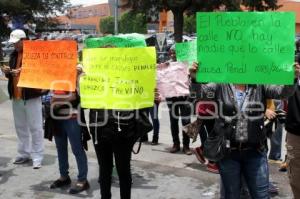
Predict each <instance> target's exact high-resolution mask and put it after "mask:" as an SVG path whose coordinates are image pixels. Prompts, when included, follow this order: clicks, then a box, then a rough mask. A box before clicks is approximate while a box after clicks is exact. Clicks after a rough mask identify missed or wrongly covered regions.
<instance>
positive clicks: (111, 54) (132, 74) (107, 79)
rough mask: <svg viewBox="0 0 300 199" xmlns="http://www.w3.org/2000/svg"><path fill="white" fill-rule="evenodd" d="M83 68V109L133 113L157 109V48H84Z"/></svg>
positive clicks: (81, 91) (81, 92) (81, 81)
mask: <svg viewBox="0 0 300 199" xmlns="http://www.w3.org/2000/svg"><path fill="white" fill-rule="evenodd" d="M83 65H84V71H85V74H86V75H85V76H83V77H82V78H81V80H80V95H81V105H82V107H84V108H97V109H99V108H100V109H103V108H104V109H121V110H131V109H140V108H146V107H151V106H153V102H154V88H155V74H156V54H155V48H152V47H148V48H98V49H84V50H83Z"/></svg>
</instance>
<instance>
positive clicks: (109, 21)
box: [100, 16, 114, 34]
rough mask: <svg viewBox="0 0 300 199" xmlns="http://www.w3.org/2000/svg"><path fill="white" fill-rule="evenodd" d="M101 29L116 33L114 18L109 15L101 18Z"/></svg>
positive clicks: (108, 32) (106, 32)
mask: <svg viewBox="0 0 300 199" xmlns="http://www.w3.org/2000/svg"><path fill="white" fill-rule="evenodd" d="M100 30H101V32H102V33H103V34H113V33H114V18H113V17H111V16H109V17H105V18H103V19H101V21H100Z"/></svg>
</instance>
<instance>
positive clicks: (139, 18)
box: [100, 12, 147, 34]
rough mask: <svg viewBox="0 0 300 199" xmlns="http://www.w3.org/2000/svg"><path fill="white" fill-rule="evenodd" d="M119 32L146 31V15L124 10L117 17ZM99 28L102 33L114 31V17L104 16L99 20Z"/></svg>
mask: <svg viewBox="0 0 300 199" xmlns="http://www.w3.org/2000/svg"><path fill="white" fill-rule="evenodd" d="M118 23H119V32H120V33H124V34H126V33H146V32H147V26H146V17H145V15H144V14H142V13H135V12H125V13H124V14H122V16H121V17H120V19H119V22H118ZM100 30H101V32H102V33H103V34H113V33H114V18H113V17H106V18H104V19H102V20H101V21H100Z"/></svg>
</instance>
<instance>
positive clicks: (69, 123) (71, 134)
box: [54, 119, 88, 181]
mask: <svg viewBox="0 0 300 199" xmlns="http://www.w3.org/2000/svg"><path fill="white" fill-rule="evenodd" d="M56 124H57V129H58V131H59V132H57V133H56V135H55V136H54V138H55V143H56V149H57V155H58V164H59V172H60V175H61V176H62V177H67V176H68V175H69V161H68V138H69V141H70V144H71V148H72V152H73V154H74V156H75V159H76V162H77V167H78V171H79V174H78V176H77V178H78V181H85V180H86V179H87V173H88V165H87V157H86V153H85V151H84V148H83V146H82V142H81V127H80V126H79V124H78V122H77V119H68V120H59V121H56Z"/></svg>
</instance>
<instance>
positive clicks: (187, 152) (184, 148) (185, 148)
mask: <svg viewBox="0 0 300 199" xmlns="http://www.w3.org/2000/svg"><path fill="white" fill-rule="evenodd" d="M182 152H183V153H184V154H185V155H192V154H193V153H192V151H191V149H190V147H188V146H184V147H183V148H182Z"/></svg>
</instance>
